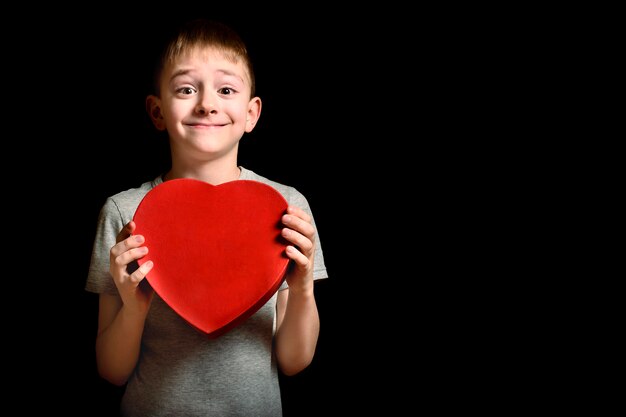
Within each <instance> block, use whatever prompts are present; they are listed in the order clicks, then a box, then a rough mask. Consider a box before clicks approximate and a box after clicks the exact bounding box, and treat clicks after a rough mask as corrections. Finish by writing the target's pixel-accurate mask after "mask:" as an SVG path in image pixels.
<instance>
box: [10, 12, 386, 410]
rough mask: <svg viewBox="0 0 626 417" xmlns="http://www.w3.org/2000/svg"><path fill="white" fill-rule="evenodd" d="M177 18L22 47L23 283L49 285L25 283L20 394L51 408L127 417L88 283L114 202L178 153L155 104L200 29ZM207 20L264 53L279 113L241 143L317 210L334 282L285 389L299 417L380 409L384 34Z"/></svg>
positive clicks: (270, 19) (263, 70)
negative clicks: (309, 354) (190, 32)
mask: <svg viewBox="0 0 626 417" xmlns="http://www.w3.org/2000/svg"><path fill="white" fill-rule="evenodd" d="M167 14H168V13H166V12H163V14H161V15H160V16H157V17H155V16H141V17H138V16H136V15H135V16H132V17H131V16H128V15H124V14H114V15H108V14H106V13H97V12H91V13H89V14H83V15H81V17H80V18H70V17H69V16H68V17H61V18H59V17H56V18H53V17H49V18H48V17H45V16H40V17H38V18H37V19H36V20H34V19H32V18H31V20H29V23H30V24H31V25H32V31H33V33H34V34H35V37H36V39H37V41H36V42H35V43H36V46H35V45H32V46H31V47H29V48H17V50H16V52H15V55H14V60H12V66H11V68H12V72H15V73H16V74H19V75H14V76H13V77H14V79H16V80H19V82H16V83H9V84H12V85H11V87H15V88H16V89H17V93H16V94H18V95H19V98H20V100H19V102H20V104H19V106H14V107H13V109H14V110H15V111H16V112H17V113H18V114H19V117H20V120H24V121H23V122H22V123H19V126H20V132H21V133H20V134H18V135H17V139H16V142H17V143H16V145H18V146H19V149H20V152H21V154H20V153H17V152H16V153H14V154H13V155H15V157H16V158H20V159H22V164H21V166H22V167H23V172H22V173H21V174H22V175H21V176H22V177H24V178H32V180H29V181H28V182H27V183H26V186H20V187H16V192H17V193H19V195H21V201H22V202H23V204H20V205H19V207H16V208H17V214H16V216H18V217H17V218H18V219H23V221H22V223H21V224H22V225H24V226H25V227H21V226H20V225H18V224H17V223H16V224H13V225H12V226H15V227H17V229H18V231H17V234H18V236H20V237H21V238H20V241H22V239H24V243H23V244H20V245H16V246H18V248H19V249H18V252H20V254H22V255H26V260H25V261H24V262H20V263H19V266H20V270H21V271H24V275H26V276H29V277H33V279H32V281H30V282H29V283H28V284H26V285H24V283H23V282H20V283H16V285H17V292H18V293H19V294H23V293H24V292H25V291H26V292H27V294H28V296H27V297H26V299H27V300H28V301H27V304H28V305H27V306H26V308H22V309H19V311H20V313H19V314H22V315H23V316H24V317H28V319H27V320H28V321H29V322H32V323H33V324H32V325H28V326H23V323H21V322H14V323H12V324H13V325H14V326H15V330H16V339H15V340H16V341H19V343H17V344H16V345H15V348H16V349H15V351H16V355H19V357H20V358H22V357H24V356H25V358H24V359H20V361H19V362H20V363H21V364H22V365H23V372H18V374H17V375H16V376H15V378H14V386H15V387H16V388H17V389H18V392H22V390H23V389H24V387H27V389H28V390H29V392H31V393H36V394H35V395H36V396H37V397H38V398H40V399H41V402H42V403H43V404H45V407H46V408H47V409H48V410H58V411H60V412H63V413H70V412H77V413H79V414H80V415H115V413H116V411H117V407H118V402H119V397H120V395H121V393H122V389H120V388H117V387H113V386H111V385H110V384H108V383H106V382H104V381H103V380H101V379H100V378H99V377H98V375H97V372H96V369H95V355H94V343H95V332H96V328H97V295H95V294H91V293H88V292H86V291H85V290H84V285H85V280H86V277H87V271H88V265H89V259H90V253H91V246H92V243H93V238H94V234H95V229H96V220H97V216H98V212H99V210H100V207H101V206H102V204H103V203H104V200H105V198H106V197H108V196H109V195H112V194H114V193H117V192H118V191H121V190H125V189H128V188H131V187H135V186H137V185H139V184H141V183H142V182H145V181H148V180H151V179H153V178H154V177H155V176H157V175H159V174H160V173H161V172H163V170H164V169H165V168H167V163H168V158H169V154H168V149H167V145H166V140H165V138H164V137H163V136H162V135H160V134H157V132H156V131H155V130H154V129H153V127H152V125H151V123H150V121H149V119H148V116H147V114H146V113H145V109H144V99H145V96H146V94H147V93H148V92H149V88H150V84H149V83H150V81H151V80H150V74H151V70H152V61H151V58H152V57H153V55H154V53H155V52H156V49H155V48H157V47H158V46H159V45H160V41H161V40H162V39H161V38H162V37H163V35H164V34H165V33H166V32H167V30H169V29H171V28H172V27H173V26H175V25H176V24H178V23H180V22H181V21H183V20H188V19H189V18H190V17H192V16H191V15H188V14H185V15H182V16H178V15H177V16H175V17H171V16H167ZM174 14H176V13H172V15H174ZM198 16H204V17H210V18H215V19H218V20H222V21H224V22H225V23H227V24H230V25H231V26H232V27H233V28H234V29H235V30H237V31H238V32H239V33H240V34H241V35H242V37H243V38H244V41H246V43H247V44H248V47H249V49H250V53H251V55H252V59H253V63H254V65H255V70H256V76H257V93H258V95H259V96H260V97H261V98H262V100H263V111H262V115H261V119H260V121H259V123H258V125H257V127H256V129H255V131H254V132H253V133H251V134H249V135H246V136H245V137H244V139H243V140H242V142H241V145H240V164H241V165H243V166H245V167H247V168H249V169H251V170H253V171H255V172H257V173H259V174H261V175H263V176H266V177H268V178H271V179H274V180H276V181H279V182H282V183H285V184H289V185H292V186H294V187H296V188H297V189H298V190H300V191H301V192H302V193H303V194H304V195H305V196H306V197H307V198H308V200H309V204H310V205H311V208H312V210H313V213H314V215H315V218H316V222H317V225H318V231H319V235H320V239H321V243H322V247H323V250H324V255H325V260H326V266H327V269H328V273H329V275H330V278H329V279H328V280H325V281H322V282H319V283H318V284H316V297H317V301H318V307H319V311H320V316H321V323H322V327H321V335H320V339H319V344H318V349H317V353H316V356H315V359H314V361H313V363H312V364H311V366H310V367H309V368H308V369H306V370H305V371H304V372H302V373H301V374H299V375H297V376H295V377H290V378H286V377H283V376H281V387H282V390H283V404H284V412H285V416H289V415H292V416H295V415H312V414H316V413H323V412H329V411H332V410H337V409H338V407H339V408H345V409H347V410H354V409H356V408H360V407H362V406H363V407H366V408H367V407H369V404H371V403H372V401H375V400H376V398H377V396H379V395H380V394H379V390H378V388H376V386H377V385H378V381H377V378H378V377H374V373H375V372H376V370H377V367H380V365H377V364H376V362H374V361H373V358H372V357H371V355H372V353H374V354H375V352H376V351H377V349H378V348H382V347H383V346H384V345H387V343H388V342H387V341H386V340H384V339H382V338H380V337H379V334H380V333H381V331H382V330H381V328H380V326H382V325H383V324H382V322H381V321H380V319H381V318H382V316H381V312H379V311H378V310H379V306H382V305H383V300H380V299H378V297H379V296H381V295H382V294H380V293H377V292H378V291H377V290H376V291H375V290H373V289H372V288H369V289H367V290H364V288H366V287H367V286H370V287H371V285H372V281H371V279H372V277H374V278H375V279H379V278H378V277H377V273H378V268H379V267H378V266H377V265H378V264H377V258H381V257H383V258H384V254H383V253H380V252H378V250H379V249H378V248H377V247H375V246H374V245H373V244H372V243H370V241H374V240H375V239H376V238H374V237H373V236H374V235H378V234H379V233H380V232H381V230H376V228H377V227H379V226H378V224H379V222H373V221H372V219H368V218H367V217H368V216H372V214H373V213H372V210H371V207H367V206H366V204H370V203H369V201H370V199H372V201H373V202H374V204H377V203H376V202H380V201H382V200H384V199H385V198H386V197H385V193H386V191H384V187H383V186H382V185H383V184H382V183H381V181H382V180H383V172H382V170H383V169H387V166H388V164H389V161H388V160H386V159H385V158H386V157H387V156H386V152H387V150H388V148H389V145H390V142H391V141H393V139H391V138H390V137H382V136H379V133H381V132H382V131H381V129H380V127H379V126H380V125H379V123H381V122H384V123H390V122H391V121H390V120H389V119H387V120H386V121H383V120H382V119H379V118H380V117H382V116H385V114H384V113H383V111H382V110H383V108H384V107H386V106H387V105H388V103H386V102H385V101H384V98H383V100H382V101H381V97H379V95H378V94H376V91H377V90H380V89H387V88H392V89H393V88H395V87H393V86H391V87H390V84H392V83H390V82H388V81H386V80H383V81H381V79H380V74H379V71H383V70H385V65H386V64H385V65H383V61H384V60H383V57H384V55H385V53H384V52H382V51H381V49H380V46H375V44H374V43H371V42H374V41H376V39H377V37H376V32H375V31H373V32H372V31H362V30H356V29H355V27H354V25H352V26H351V25H350V24H348V23H349V22H348V23H347V22H346V21H345V20H344V18H339V17H337V16H333V15H332V14H326V13H317V14H316V12H315V11H314V10H311V11H310V12H300V13H297V14H294V15H293V16H291V17H290V18H283V17H278V16H272V14H271V13H270V14H269V15H268V16H267V17H262V18H261V17H259V16H256V15H255V14H254V13H251V14H250V17H241V16H235V17H234V16H233V15H232V14H231V13H229V12H217V11H213V12H205V13H195V14H194V15H193V17H198ZM362 48H364V49H362ZM20 70H21V72H20ZM373 75H377V76H378V79H374V78H373V77H372V76H373ZM383 77H387V76H386V75H383ZM22 118H23V119H22ZM392 123H394V124H395V123H398V121H393V122H392ZM377 126H378V127H377ZM22 129H23V130H22ZM392 146H393V145H392ZM364 214H365V216H364ZM18 222H19V221H18ZM375 224H376V226H374V227H373V225H375ZM386 250H389V249H386ZM365 294H367V297H372V298H370V299H367V298H366V297H364V295H365ZM374 297H375V298H374ZM383 297H384V296H383ZM22 355H24V356H22ZM359 387H360V388H359ZM356 393H358V394H356ZM368 393H369V394H368ZM355 395H356V396H355ZM40 406H42V404H38V403H35V402H34V403H33V404H27V405H26V407H27V408H30V407H33V408H38V407H40Z"/></svg>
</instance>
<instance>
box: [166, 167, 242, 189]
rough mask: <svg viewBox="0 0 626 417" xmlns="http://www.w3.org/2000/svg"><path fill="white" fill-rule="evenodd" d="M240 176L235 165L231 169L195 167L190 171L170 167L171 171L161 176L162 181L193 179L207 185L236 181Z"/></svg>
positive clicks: (239, 171) (239, 170)
mask: <svg viewBox="0 0 626 417" xmlns="http://www.w3.org/2000/svg"><path fill="white" fill-rule="evenodd" d="M240 175H241V169H240V168H239V166H237V165H234V166H231V167H215V166H210V167H201V168H198V167H196V168H195V169H190V168H189V167H187V168H186V169H185V168H180V167H172V169H171V170H169V171H168V172H167V173H166V174H165V175H163V181H169V180H173V179H178V178H193V179H196V180H200V181H204V182H207V183H209V184H213V185H219V184H223V183H225V182H229V181H235V180H238V179H239V176H240Z"/></svg>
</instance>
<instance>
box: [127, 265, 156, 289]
mask: <svg viewBox="0 0 626 417" xmlns="http://www.w3.org/2000/svg"><path fill="white" fill-rule="evenodd" d="M153 266H154V263H153V262H152V261H148V262H145V263H144V264H143V265H141V266H140V267H139V268H137V270H136V271H135V272H133V273H132V274H130V280H131V281H132V282H133V283H135V284H137V285H139V283H140V282H141V281H142V280H143V279H144V278H145V277H146V275H148V272H150V271H151V270H152V268H153Z"/></svg>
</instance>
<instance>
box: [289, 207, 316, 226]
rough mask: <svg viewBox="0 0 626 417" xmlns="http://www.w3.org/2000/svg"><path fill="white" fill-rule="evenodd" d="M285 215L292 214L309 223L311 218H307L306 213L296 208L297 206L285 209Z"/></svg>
mask: <svg viewBox="0 0 626 417" xmlns="http://www.w3.org/2000/svg"><path fill="white" fill-rule="evenodd" d="M287 214H293V215H294V216H297V217H299V218H301V219H302V220H304V221H305V222H307V223H311V216H309V214H308V213H307V212H306V211H304V210H302V209H301V208H300V207H297V206H289V207H287Z"/></svg>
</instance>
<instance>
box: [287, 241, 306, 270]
mask: <svg viewBox="0 0 626 417" xmlns="http://www.w3.org/2000/svg"><path fill="white" fill-rule="evenodd" d="M286 253H287V257H288V258H289V259H292V260H293V261H294V262H295V263H296V265H298V266H299V267H303V268H306V267H307V266H309V263H310V261H309V258H307V257H306V256H305V255H304V254H303V253H302V252H300V251H299V250H298V249H297V248H295V247H294V246H291V245H289V246H287V249H286Z"/></svg>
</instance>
